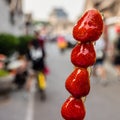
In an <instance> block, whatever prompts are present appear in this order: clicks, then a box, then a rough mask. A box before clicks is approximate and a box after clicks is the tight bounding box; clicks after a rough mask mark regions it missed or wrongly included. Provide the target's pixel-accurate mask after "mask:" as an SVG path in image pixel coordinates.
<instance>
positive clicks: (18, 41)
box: [0, 0, 120, 120]
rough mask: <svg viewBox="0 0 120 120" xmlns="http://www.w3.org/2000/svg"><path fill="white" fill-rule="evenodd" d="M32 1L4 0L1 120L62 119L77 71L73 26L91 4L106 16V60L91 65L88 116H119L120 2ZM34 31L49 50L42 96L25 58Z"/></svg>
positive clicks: (0, 2)
mask: <svg viewBox="0 0 120 120" xmlns="http://www.w3.org/2000/svg"><path fill="white" fill-rule="evenodd" d="M31 1H32V2H31ZM31 1H30V0H0V120H63V118H62V116H61V106H62V104H63V103H64V101H65V100H66V99H67V98H68V97H69V95H70V94H69V92H68V91H67V90H66V89H65V81H66V79H67V77H68V76H69V75H70V74H71V72H72V71H73V69H74V66H73V65H72V63H71V60H70V55H71V51H72V49H73V47H74V46H75V44H76V40H75V39H74V38H73V36H72V29H73V26H74V25H75V23H76V21H77V20H78V19H79V18H80V17H81V16H82V14H83V13H84V12H85V11H86V10H88V9H91V8H96V9H98V10H100V12H101V14H102V15H103V19H104V31H103V35H102V37H103V39H104V51H103V53H104V60H103V62H102V64H100V65H99V64H95V65H94V66H92V67H91V76H90V84H91V90H90V93H89V95H88V96H87V97H86V101H85V108H86V116H85V120H120V114H119V111H120V95H119V91H120V42H119V43H117V46H116V42H117V39H118V40H119V41H120V7H119V6H120V0H109V1H108V0H84V2H82V1H79V0H76V1H73V0H71V1H68V0H66V1H64V0H63V1H62V0H61V2H59V1H56V2H55V1H54V0H51V2H50V3H49V1H46V0H44V1H46V2H45V3H44V2H42V1H41V0H31ZM45 5H46V8H45ZM72 5H73V7H74V8H72ZM44 9H46V10H44ZM41 11H42V12H41ZM76 11H77V12H76ZM35 32H37V33H40V36H39V37H40V38H41V39H42V42H41V43H42V47H43V44H44V50H45V61H44V62H45V72H44V73H45V77H46V89H45V98H44V99H41V96H40V92H39V91H38V88H37V87H36V86H37V85H36V84H37V82H36V77H35V75H34V72H33V71H32V70H31V62H30V61H29V60H28V58H27V57H26V56H27V52H28V49H29V45H30V44H29V43H31V41H32V40H33V39H35V34H34V33H35ZM61 42H62V44H61ZM118 45H119V47H118ZM96 46H97V45H96ZM99 46H100V45H99ZM117 47H118V49H119V50H118V51H117ZM116 51H117V52H116ZM116 53H117V55H118V56H117V57H116V56H115V54H116ZM115 58H117V60H116V59H115ZM116 61H117V62H116ZM20 73H23V74H22V77H21V76H20V77H17V75H18V74H20ZM16 79H17V80H20V79H22V80H24V81H23V82H22V83H21V82H20V81H17V82H16V81H15V80H16Z"/></svg>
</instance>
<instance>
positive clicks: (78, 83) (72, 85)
mask: <svg viewBox="0 0 120 120" xmlns="http://www.w3.org/2000/svg"><path fill="white" fill-rule="evenodd" d="M65 86H66V89H67V90H68V91H69V92H70V93H71V94H72V96H74V97H75V98H81V97H84V96H86V95H88V93H89V91H90V80H89V73H88V71H87V69H85V68H76V69H75V70H74V71H73V72H72V73H71V74H70V76H69V77H68V78H67V80H66V84H65Z"/></svg>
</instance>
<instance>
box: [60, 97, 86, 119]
mask: <svg viewBox="0 0 120 120" xmlns="http://www.w3.org/2000/svg"><path fill="white" fill-rule="evenodd" d="M61 114H62V116H63V118H64V119H65V120H83V119H84V117H85V114H86V111H85V107H84V104H83V102H82V100H81V99H76V98H74V97H72V96H71V97H69V98H68V99H67V100H66V101H65V102H64V104H63V106H62V108H61Z"/></svg>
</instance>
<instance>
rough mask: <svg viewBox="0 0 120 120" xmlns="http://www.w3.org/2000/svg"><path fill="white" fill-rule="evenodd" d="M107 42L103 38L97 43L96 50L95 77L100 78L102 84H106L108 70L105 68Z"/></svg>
mask: <svg viewBox="0 0 120 120" xmlns="http://www.w3.org/2000/svg"><path fill="white" fill-rule="evenodd" d="M105 47H106V42H105V40H104V38H103V36H101V37H100V38H99V40H98V41H96V43H95V50H96V63H95V65H94V69H93V75H96V76H99V77H100V78H101V82H102V83H105V84H106V69H105V67H104V61H105V55H106V53H105V50H106V48H105Z"/></svg>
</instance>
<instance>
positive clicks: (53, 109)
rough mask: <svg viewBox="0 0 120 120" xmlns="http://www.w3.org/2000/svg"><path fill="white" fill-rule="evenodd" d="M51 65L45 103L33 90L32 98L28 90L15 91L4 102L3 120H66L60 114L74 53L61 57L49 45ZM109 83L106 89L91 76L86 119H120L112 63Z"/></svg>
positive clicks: (119, 83) (0, 105) (0, 118)
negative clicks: (71, 56)
mask: <svg viewBox="0 0 120 120" xmlns="http://www.w3.org/2000/svg"><path fill="white" fill-rule="evenodd" d="M46 50H47V64H48V67H49V69H50V74H49V75H48V76H47V89H46V95H47V98H46V100H45V101H41V100H40V97H39V95H38V94H37V93H36V92H35V91H34V90H32V91H31V94H30V95H28V94H27V93H26V91H25V90H21V91H13V92H11V93H10V96H9V97H8V98H6V99H3V98H2V97H1V99H0V120H63V118H62V117H61V114H60V110H61V105H62V104H63V102H64V101H65V100H66V98H67V97H68V96H69V93H68V92H67V90H66V89H65V87H64V85H65V80H66V78H67V76H68V75H69V74H70V73H71V72H72V70H73V65H72V64H71V62H70V52H71V50H67V51H65V53H63V54H61V53H60V51H59V50H58V48H57V46H56V45H55V44H49V43H47V45H46ZM105 68H106V69H107V70H108V81H107V82H108V84H107V85H106V86H105V85H104V84H102V83H101V82H100V80H99V78H95V77H92V76H91V91H90V93H89V95H88V96H87V98H86V102H85V106H86V117H85V120H120V114H119V111H120V95H119V91H120V87H119V86H120V81H118V80H117V78H116V77H115V72H114V70H113V68H111V66H110V65H109V63H105Z"/></svg>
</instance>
